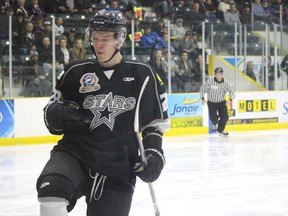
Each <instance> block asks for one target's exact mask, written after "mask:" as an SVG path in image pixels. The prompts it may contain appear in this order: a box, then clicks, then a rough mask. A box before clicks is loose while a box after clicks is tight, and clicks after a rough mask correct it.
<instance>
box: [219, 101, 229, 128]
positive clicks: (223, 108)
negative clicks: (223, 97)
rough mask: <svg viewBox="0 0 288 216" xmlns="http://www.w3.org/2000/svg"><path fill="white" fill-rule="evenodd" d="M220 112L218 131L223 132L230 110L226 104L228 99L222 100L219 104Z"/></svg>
mask: <svg viewBox="0 0 288 216" xmlns="http://www.w3.org/2000/svg"><path fill="white" fill-rule="evenodd" d="M218 112H219V118H220V119H219V122H218V129H217V131H218V132H223V131H224V130H225V127H226V123H227V121H228V118H229V116H228V110H227V106H226V101H224V102H221V103H220V104H219V106H218Z"/></svg>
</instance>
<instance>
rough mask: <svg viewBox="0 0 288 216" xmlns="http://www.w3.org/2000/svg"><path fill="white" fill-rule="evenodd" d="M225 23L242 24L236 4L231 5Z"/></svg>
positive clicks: (225, 15)
mask: <svg viewBox="0 0 288 216" xmlns="http://www.w3.org/2000/svg"><path fill="white" fill-rule="evenodd" d="M224 22H225V23H227V24H234V23H237V24H241V21H240V15H239V12H238V11H237V8H236V5H235V3H231V4H230V9H229V10H228V11H227V12H226V13H224Z"/></svg>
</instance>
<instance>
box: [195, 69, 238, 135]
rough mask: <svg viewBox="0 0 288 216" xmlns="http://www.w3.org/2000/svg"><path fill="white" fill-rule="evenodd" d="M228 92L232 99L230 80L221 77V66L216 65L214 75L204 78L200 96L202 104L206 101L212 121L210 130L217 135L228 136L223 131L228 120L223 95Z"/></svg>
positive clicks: (232, 90) (233, 93) (233, 95)
mask: <svg viewBox="0 0 288 216" xmlns="http://www.w3.org/2000/svg"><path fill="white" fill-rule="evenodd" d="M227 92H228V93H229V96H230V100H232V99H234V97H235V91H234V88H233V87H232V86H231V84H230V82H229V81H228V80H226V79H224V78H223V68H221V67H217V68H216V69H215V70H214V77H211V78H209V79H208V80H206V82H205V83H203V85H202V86H201V88H200V97H201V98H202V104H203V105H204V104H205V103H206V102H207V105H208V111H209V117H210V119H211V121H212V124H213V126H212V130H213V131H216V130H217V132H218V134H219V135H222V136H228V135H229V134H228V132H225V131H224V129H225V126H226V123H227V121H228V111H227V106H226V100H225V96H226V93H227ZM205 93H207V100H208V101H206V100H205V97H204V96H205Z"/></svg>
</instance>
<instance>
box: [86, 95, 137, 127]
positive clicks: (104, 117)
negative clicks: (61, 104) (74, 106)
mask: <svg viewBox="0 0 288 216" xmlns="http://www.w3.org/2000/svg"><path fill="white" fill-rule="evenodd" d="M135 105H136V99H135V98H134V97H127V98H125V97H124V96H120V95H115V96H113V94H112V93H111V92H110V93H109V94H101V95H95V96H93V95H88V96H87V97H86V98H85V99H84V103H83V107H84V109H89V110H90V111H91V112H92V113H93V114H94V117H93V119H92V121H91V123H90V130H93V129H95V128H97V127H99V126H101V125H103V124H104V125H106V126H107V127H108V128H109V129H110V130H111V131H112V130H113V128H114V124H115V119H116V117H117V116H118V115H120V114H122V113H124V112H127V111H129V110H132V109H134V107H135Z"/></svg>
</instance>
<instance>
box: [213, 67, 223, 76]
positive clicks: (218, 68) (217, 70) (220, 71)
mask: <svg viewBox="0 0 288 216" xmlns="http://www.w3.org/2000/svg"><path fill="white" fill-rule="evenodd" d="M223 72H224V70H223V68H222V67H217V68H215V70H214V73H215V74H216V73H222V74H223Z"/></svg>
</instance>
